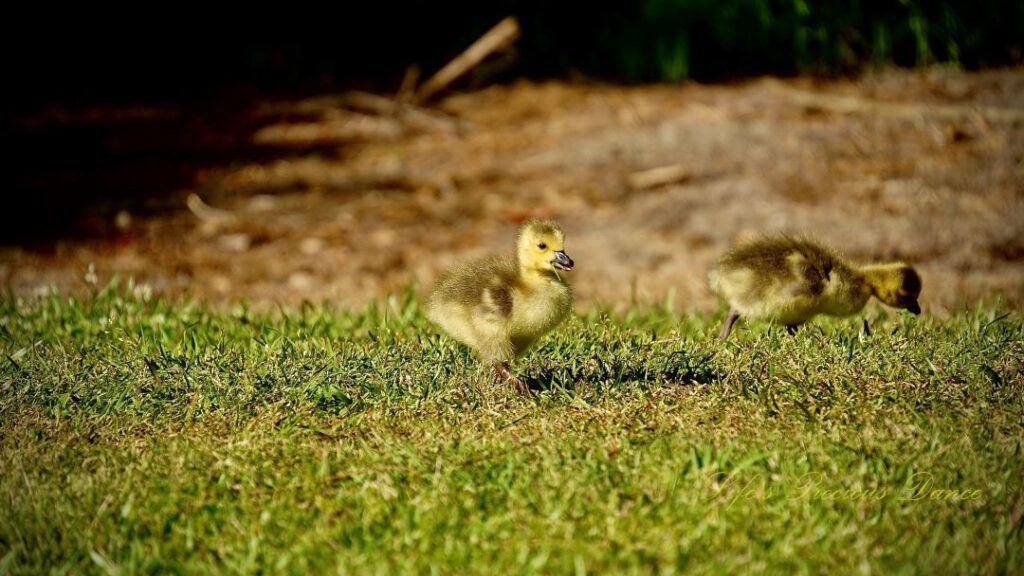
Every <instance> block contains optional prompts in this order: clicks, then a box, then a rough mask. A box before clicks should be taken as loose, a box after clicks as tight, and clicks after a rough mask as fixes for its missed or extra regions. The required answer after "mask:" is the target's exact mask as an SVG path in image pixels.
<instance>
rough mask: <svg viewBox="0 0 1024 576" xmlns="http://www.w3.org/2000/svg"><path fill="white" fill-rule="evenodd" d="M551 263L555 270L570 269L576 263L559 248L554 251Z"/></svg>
mask: <svg viewBox="0 0 1024 576" xmlns="http://www.w3.org/2000/svg"><path fill="white" fill-rule="evenodd" d="M551 265H552V266H554V267H555V270H572V267H573V266H575V265H576V263H575V262H573V261H572V258H569V255H568V254H566V253H565V252H564V251H563V250H559V251H557V252H555V259H554V260H553V261H552V262H551Z"/></svg>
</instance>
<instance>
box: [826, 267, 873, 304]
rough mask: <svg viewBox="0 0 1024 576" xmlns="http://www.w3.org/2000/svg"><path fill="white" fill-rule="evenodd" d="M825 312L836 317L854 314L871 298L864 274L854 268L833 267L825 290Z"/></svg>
mask: <svg viewBox="0 0 1024 576" xmlns="http://www.w3.org/2000/svg"><path fill="white" fill-rule="evenodd" d="M826 294H827V300H826V302H827V305H826V308H827V310H826V311H827V312H828V313H830V314H833V315H836V316H849V315H850V314H856V313H857V312H859V311H860V310H861V309H862V308H864V305H865V304H867V301H868V298H870V297H871V294H872V291H871V288H870V285H869V283H868V282H867V280H866V278H865V276H864V274H863V273H862V272H861V271H860V270H859V269H856V268H850V267H848V266H845V265H839V266H835V267H834V268H833V269H832V272H831V281H829V283H828V285H827V288H826Z"/></svg>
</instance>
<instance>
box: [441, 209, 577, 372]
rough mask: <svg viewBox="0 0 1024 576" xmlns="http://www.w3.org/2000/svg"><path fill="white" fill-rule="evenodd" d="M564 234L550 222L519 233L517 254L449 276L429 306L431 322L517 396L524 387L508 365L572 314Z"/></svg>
mask: <svg viewBox="0 0 1024 576" xmlns="http://www.w3.org/2000/svg"><path fill="white" fill-rule="evenodd" d="M564 248H565V234H564V233H563V232H562V229H561V228H560V227H559V226H558V224H556V223H555V222H552V221H551V220H531V221H529V222H527V223H525V224H524V225H523V226H522V228H520V230H519V240H518V242H517V244H516V252H515V254H513V255H509V256H496V257H490V258H484V259H482V260H477V261H475V262H471V263H469V264H465V265H463V266H461V267H459V268H456V269H455V270H454V271H452V272H450V273H448V274H447V275H445V276H444V277H443V278H442V279H441V280H440V282H439V283H438V285H437V287H436V288H435V289H434V291H433V292H432V293H431V295H430V296H429V298H428V299H427V303H426V312H427V318H429V319H430V320H431V321H432V322H434V323H435V324H437V325H438V326H440V327H441V328H442V329H443V330H444V331H445V332H447V333H448V334H449V335H450V336H451V337H453V338H455V339H456V340H458V341H459V342H462V343H463V344H465V345H466V346H469V347H470V348H472V349H473V350H474V351H476V353H477V354H479V355H480V357H481V358H482V359H483V360H484V361H485V362H488V363H490V364H492V365H493V366H494V371H495V375H496V377H497V378H498V379H499V380H505V381H507V382H510V383H511V384H512V385H513V386H514V387H515V388H516V390H517V391H519V392H525V391H526V386H525V384H524V383H523V382H522V381H520V380H519V379H517V378H516V377H515V376H513V374H512V372H511V369H510V367H509V362H511V361H512V360H514V359H515V358H518V357H520V356H522V355H523V354H524V353H525V352H526V351H527V349H529V347H530V345H531V344H533V343H534V341H536V340H537V339H538V338H540V337H541V336H543V335H544V334H546V333H548V332H550V331H551V330H552V329H553V328H554V327H555V326H557V325H558V324H559V323H560V322H562V320H564V319H565V318H566V316H568V315H569V312H570V311H571V310H572V291H571V290H570V288H569V286H568V285H566V283H565V282H564V281H563V280H562V278H561V276H559V275H558V273H559V271H568V270H572V268H573V265H574V264H573V261H572V258H569V256H567V255H566V253H565V250H564Z"/></svg>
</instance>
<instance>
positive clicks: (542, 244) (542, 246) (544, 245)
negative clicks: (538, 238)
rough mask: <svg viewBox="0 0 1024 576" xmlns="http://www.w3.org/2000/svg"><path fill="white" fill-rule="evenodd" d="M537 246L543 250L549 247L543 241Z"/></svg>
mask: <svg viewBox="0 0 1024 576" xmlns="http://www.w3.org/2000/svg"><path fill="white" fill-rule="evenodd" d="M537 248H540V249H541V250H547V249H548V245H547V244H545V243H543V242H541V243H540V244H537Z"/></svg>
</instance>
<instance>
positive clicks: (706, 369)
mask: <svg viewBox="0 0 1024 576" xmlns="http://www.w3.org/2000/svg"><path fill="white" fill-rule="evenodd" d="M624 356H625V355H617V356H616V357H614V358H612V359H610V360H609V361H608V362H596V363H590V364H587V365H583V366H576V367H564V366H558V365H553V364H552V363H551V362H545V363H544V364H543V365H540V366H537V367H532V368H531V369H529V370H528V371H526V372H525V373H524V374H523V375H522V378H523V381H524V382H526V385H527V387H529V389H530V390H536V391H545V390H551V389H554V388H556V387H561V388H565V389H569V390H571V389H573V387H574V385H573V383H574V382H591V383H600V385H601V386H603V387H610V388H614V387H617V386H621V385H622V384H623V383H627V382H640V383H643V384H644V385H646V386H666V385H684V386H689V385H693V384H711V383H714V382H717V381H719V380H720V379H721V374H720V371H719V370H718V368H717V367H716V366H715V364H714V361H713V360H714V355H713V354H704V355H698V354H691V353H689V352H686V351H684V350H677V351H674V352H668V353H665V354H658V355H655V356H651V357H646V356H645V357H639V358H635V359H626V358H624Z"/></svg>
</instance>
